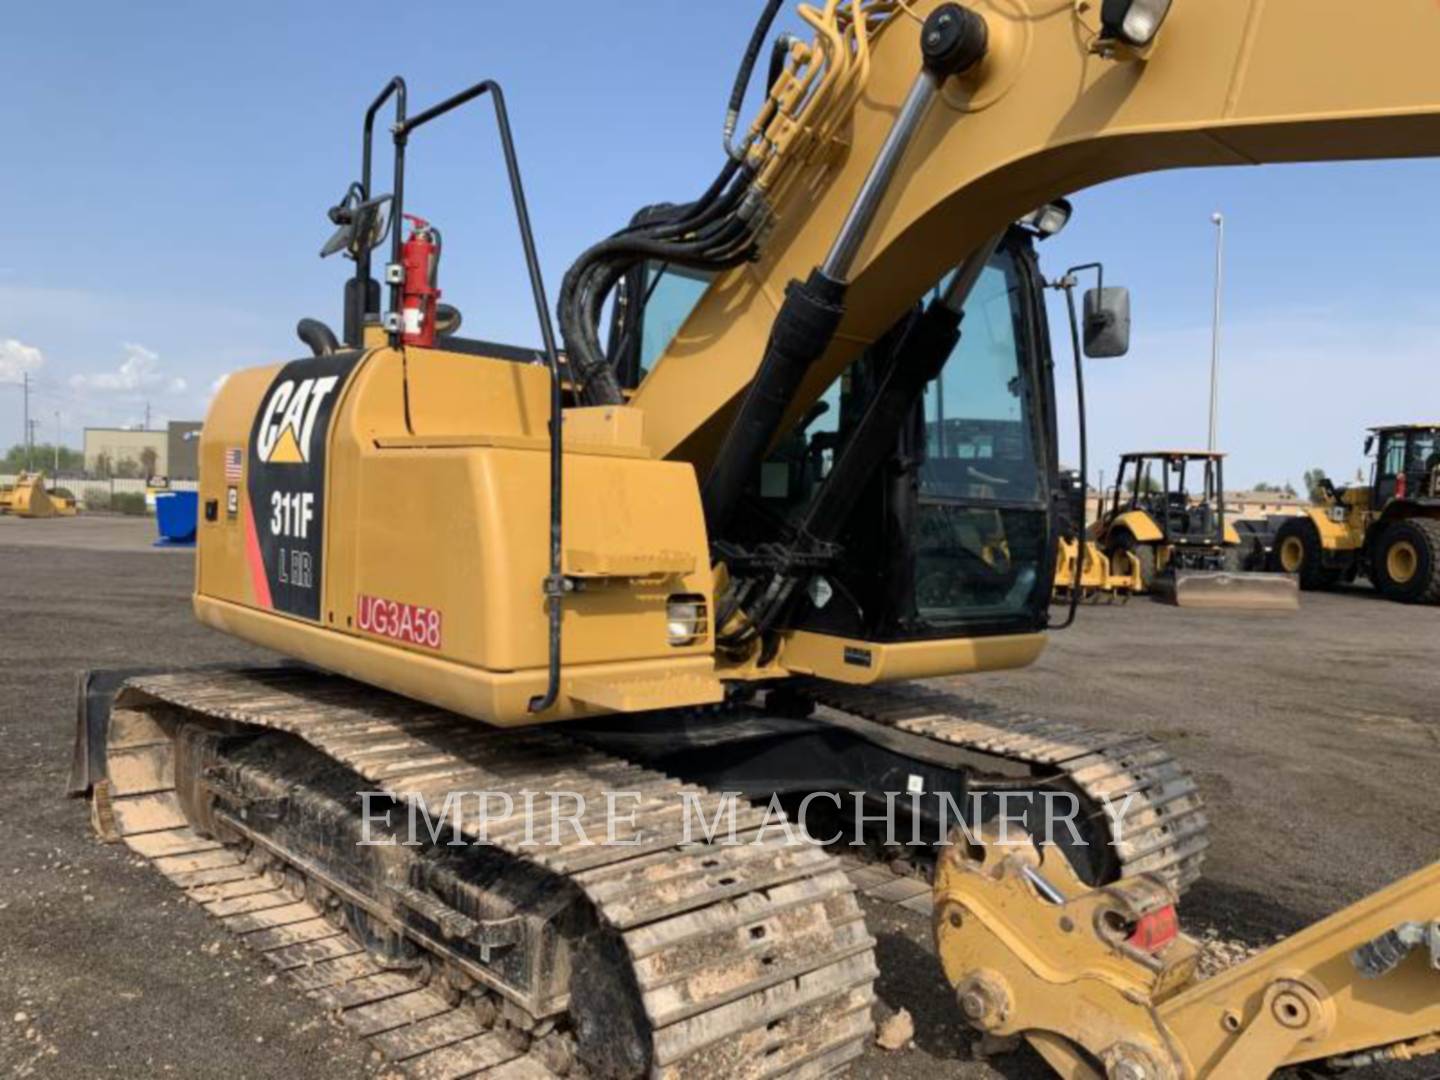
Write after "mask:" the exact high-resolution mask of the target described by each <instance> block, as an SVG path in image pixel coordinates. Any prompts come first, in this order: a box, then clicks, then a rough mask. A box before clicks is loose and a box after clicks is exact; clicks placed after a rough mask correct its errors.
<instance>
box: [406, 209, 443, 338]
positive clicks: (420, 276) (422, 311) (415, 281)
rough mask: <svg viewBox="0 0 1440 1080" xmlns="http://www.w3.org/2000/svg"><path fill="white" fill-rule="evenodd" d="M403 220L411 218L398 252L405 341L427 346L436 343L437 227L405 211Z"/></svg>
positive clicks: (438, 239) (437, 303)
mask: <svg viewBox="0 0 1440 1080" xmlns="http://www.w3.org/2000/svg"><path fill="white" fill-rule="evenodd" d="M405 220H406V221H408V222H410V237H409V239H408V240H406V241H405V247H404V249H403V251H402V253H401V263H402V265H403V266H404V267H405V300H404V307H403V318H404V323H403V326H404V337H405V344H406V345H418V346H420V347H421V348H423V349H429V348H433V347H434V345H435V309H436V307H437V306H438V305H439V303H440V230H439V229H437V228H435V226H433V225H431V224H430V223H429V222H428V221H426V220H425V219H424V218H421V217H416V216H415V215H414V214H406V215H405Z"/></svg>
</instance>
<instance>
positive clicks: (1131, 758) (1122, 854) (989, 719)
mask: <svg viewBox="0 0 1440 1080" xmlns="http://www.w3.org/2000/svg"><path fill="white" fill-rule="evenodd" d="M805 690H806V692H808V693H810V694H811V695H812V696H814V698H815V699H816V700H817V701H819V702H820V703H821V704H822V705H823V706H826V707H829V708H833V709H838V710H841V711H842V712H846V713H849V714H851V715H856V716H863V717H865V718H866V719H869V720H874V721H877V722H879V723H883V724H886V725H888V726H890V727H894V728H897V729H899V730H901V731H905V732H908V733H910V734H914V735H922V736H924V737H926V738H929V739H935V740H938V741H940V742H944V743H948V744H950V745H952V746H958V747H964V748H966V749H971V750H978V751H982V752H984V753H987V754H992V755H996V756H999V757H1004V758H1008V759H1010V760H1012V761H1018V762H1025V763H1027V764H1029V765H1032V766H1034V767H1036V768H1037V769H1046V770H1053V771H1054V772H1055V773H1057V774H1058V775H1059V777H1061V778H1063V780H1064V781H1067V782H1068V783H1069V784H1072V785H1073V786H1074V787H1075V789H1076V790H1077V791H1078V792H1079V793H1081V794H1083V795H1084V796H1085V798H1086V799H1087V800H1088V801H1089V802H1090V803H1091V805H1092V806H1093V807H1095V808H1096V812H1098V813H1100V814H1102V815H1103V816H1104V824H1105V826H1106V829H1107V831H1108V832H1109V834H1110V835H1111V836H1112V837H1114V838H1115V842H1114V850H1115V854H1116V857H1117V859H1118V861H1119V876H1120V877H1133V876H1135V875H1138V874H1153V875H1155V876H1156V877H1159V878H1160V879H1161V880H1163V881H1165V882H1166V883H1167V884H1169V885H1170V886H1171V887H1172V888H1174V889H1175V890H1176V892H1184V891H1185V890H1186V889H1187V888H1189V887H1190V886H1191V885H1193V884H1194V883H1195V882H1196V881H1198V880H1199V878H1200V873H1201V866H1202V864H1203V863H1204V860H1205V850H1206V849H1207V848H1208V847H1209V846H1210V838H1209V835H1208V830H1209V821H1208V820H1207V818H1206V816H1205V811H1204V803H1203V802H1202V800H1201V798H1200V793H1199V789H1198V788H1197V787H1196V784H1195V781H1194V779H1193V778H1192V777H1191V776H1190V775H1189V774H1188V773H1187V772H1186V771H1185V769H1184V767H1183V766H1182V765H1180V763H1179V762H1177V761H1176V760H1175V758H1174V756H1173V755H1171V753H1170V752H1169V751H1168V750H1166V749H1165V748H1164V747H1162V746H1161V745H1160V744H1159V743H1157V742H1156V741H1155V740H1154V739H1151V738H1150V737H1149V736H1146V735H1136V734H1133V733H1131V734H1125V733H1120V732H1113V731H1101V730H1097V729H1092V728H1086V727H1081V726H1080V725H1078V724H1072V723H1068V722H1065V721H1060V720H1046V719H1043V718H1041V717H1038V716H1034V715H1031V714H1030V713H1025V712H1017V711H1015V710H1012V709H1006V708H1003V707H1002V706H999V705H994V704H991V703H989V702H983V701H978V700H976V699H973V698H969V697H965V696H963V695H959V694H953V693H944V692H940V691H935V690H930V689H927V688H924V687H919V686H897V687H880V688H875V689H869V688H849V687H843V686H838V685H835V684H833V683H814V684H809V685H807V686H806V687H805ZM974 783H977V784H981V785H982V786H983V779H977V780H976V781H974Z"/></svg>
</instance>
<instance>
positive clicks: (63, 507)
mask: <svg viewBox="0 0 1440 1080" xmlns="http://www.w3.org/2000/svg"><path fill="white" fill-rule="evenodd" d="M0 513H4V514H14V515H15V516H16V517H22V518H53V517H74V516H75V515H76V513H78V511H77V510H76V508H75V498H74V496H72V495H71V494H70V493H69V492H66V491H62V490H59V489H57V490H55V491H50V490H48V489H47V488H46V487H45V474H44V473H38V472H33V473H21V474H20V475H19V476H18V477H17V478H16V480H15V485H14V486H13V487H10V488H6V489H4V490H0Z"/></svg>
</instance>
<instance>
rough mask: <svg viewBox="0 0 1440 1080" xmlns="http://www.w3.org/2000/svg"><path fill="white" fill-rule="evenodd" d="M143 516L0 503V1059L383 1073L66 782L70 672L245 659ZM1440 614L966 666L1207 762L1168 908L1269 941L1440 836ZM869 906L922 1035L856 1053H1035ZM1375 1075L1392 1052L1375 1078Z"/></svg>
mask: <svg viewBox="0 0 1440 1080" xmlns="http://www.w3.org/2000/svg"><path fill="white" fill-rule="evenodd" d="M153 536H154V533H153V524H151V523H149V522H144V521H133V520H126V519H121V518H103V517H93V518H79V519H75V520H71V521H60V522H18V521H16V520H15V519H10V518H0V579H3V580H0V596H3V600H0V656H3V658H4V662H3V664H0V744H3V746H4V747H5V751H4V753H3V755H0V822H3V823H4V824H5V825H6V826H7V828H6V834H5V840H6V842H5V843H4V844H3V845H0V931H3V932H0V972H3V974H4V977H3V978H0V1074H4V1075H15V1076H44V1077H73V1076H154V1075H163V1074H166V1073H168V1074H171V1075H175V1076H201V1075H204V1076H225V1077H254V1078H263V1077H277V1078H278V1077H294V1076H297V1075H303V1076H306V1077H318V1078H327V1077H353V1076H356V1075H364V1074H368V1073H374V1072H377V1071H382V1070H379V1069H377V1067H376V1066H375V1064H374V1063H373V1062H371V1061H370V1060H368V1059H367V1057H366V1054H365V1052H364V1051H363V1050H362V1049H361V1048H360V1047H359V1045H358V1044H357V1043H355V1042H354V1041H353V1040H351V1039H350V1038H349V1037H348V1036H347V1035H346V1034H345V1033H344V1032H342V1031H340V1030H338V1029H337V1028H336V1027H335V1026H334V1025H333V1024H332V1023H331V1022H330V1021H329V1020H328V1019H327V1018H326V1017H325V1016H324V1015H322V1014H321V1013H320V1012H319V1011H318V1010H317V1009H315V1008H314V1007H312V1006H311V1005H310V1004H309V1003H308V1002H306V1001H305V1000H303V999H301V998H299V997H297V996H296V995H294V994H292V993H291V992H289V991H288V990H286V989H284V988H283V987H280V986H271V985H267V982H268V981H269V980H270V972H269V971H268V970H267V967H266V965H264V964H263V963H262V962H259V961H256V960H253V959H251V958H250V957H249V956H248V955H247V954H246V953H245V952H244V951H243V950H240V949H238V948H236V947H235V946H234V945H233V944H232V943H231V942H230V941H229V940H227V939H226V937H225V936H224V935H223V934H221V933H220V932H219V931H218V930H217V928H216V927H215V925H214V924H212V923H211V922H210V921H209V920H208V919H207V917H206V916H205V915H203V914H202V913H201V912H200V911H199V909H198V908H195V907H193V906H191V905H189V904H187V903H184V902H182V901H181V900H180V899H179V894H178V893H177V892H175V891H174V889H173V888H172V887H171V886H170V885H169V884H168V883H166V882H165V881H164V880H163V879H161V878H160V877H159V875H157V874H155V873H154V872H153V871H150V870H148V869H146V868H145V867H143V866H142V865H140V864H139V862H138V860H136V859H134V858H133V857H131V856H130V855H129V854H128V853H127V851H126V850H125V849H123V848H120V847H107V846H104V845H101V844H98V843H96V842H95V841H94V840H93V839H92V838H91V836H90V833H89V828H88V822H87V819H86V813H85V808H84V807H83V805H81V804H80V803H77V802H73V801H67V800H65V799H64V798H63V792H64V787H65V779H66V773H67V769H68V765H69V760H70V742H71V736H72V724H73V719H72V717H73V694H74V679H75V672H76V671H77V670H79V669H80V668H82V667H86V666H90V667H124V666H150V665H153V666H181V665H188V664H198V663H207V662H216V661H229V660H242V661H243V660H253V659H261V658H264V655H265V654H262V653H260V652H259V651H257V650H253V649H249V648H247V647H245V646H243V645H239V644H237V643H235V642H233V641H231V640H229V639H227V638H224V637H222V636H220V635H218V634H215V633H213V632H211V631H209V630H206V629H203V628H201V627H199V626H198V625H196V624H195V622H194V621H193V620H192V618H191V616H190V611H189V604H188V594H189V590H190V583H191V576H192V573H193V566H194V564H193V557H192V556H191V555H190V554H188V553H186V552H181V551H173V550H172V551H165V550H160V551H155V550H152V549H150V548H149V547H148V545H149V543H150V541H151V539H153ZM1437 630H1440V610H1435V609H1413V608H1404V607H1399V606H1396V605H1391V604H1386V603H1383V602H1380V601H1377V600H1374V599H1372V598H1371V597H1370V596H1369V595H1368V594H1367V593H1366V592H1364V591H1363V590H1356V591H1354V592H1353V593H1352V594H1347V595H1336V596H1313V597H1312V596H1307V597H1306V598H1305V608H1304V611H1303V612H1302V613H1301V614H1300V615H1298V616H1269V615H1267V616H1249V617H1245V616H1237V615H1227V614H1221V613H1200V612H1178V611H1175V610H1173V609H1169V608H1165V607H1162V606H1160V605H1157V604H1152V603H1148V602H1140V601H1137V602H1134V603H1132V604H1130V605H1128V606H1125V607H1114V608H1095V609H1088V610H1086V611H1085V612H1084V613H1083V617H1082V622H1081V624H1080V627H1079V628H1077V629H1076V630H1074V631H1072V632H1069V633H1065V634H1060V635H1057V636H1056V637H1055V640H1054V642H1053V644H1052V646H1051V648H1050V649H1049V650H1048V651H1047V653H1046V654H1045V656H1044V657H1043V658H1042V659H1041V661H1040V663H1039V664H1038V665H1037V666H1036V667H1035V668H1033V669H1031V670H1030V671H1028V672H1024V673H1009V674H1003V675H990V676H984V677H981V678H977V679H973V680H968V681H967V684H968V686H969V688H971V689H973V690H978V691H980V692H983V693H984V694H987V695H989V696H992V697H994V698H996V699H999V700H1003V701H1006V702H1009V703H1012V704H1015V705H1020V706H1024V707H1026V708H1029V709H1031V710H1033V711H1044V712H1046V713H1048V714H1050V715H1056V716H1061V717H1067V718H1074V719H1079V720H1085V721H1087V722H1091V723H1096V724H1103V725H1108V726H1120V727H1125V728H1134V729H1139V730H1144V731H1147V732H1149V733H1150V734H1152V735H1154V736H1156V737H1157V738H1160V739H1163V740H1165V741H1166V742H1168V743H1170V744H1171V745H1172V746H1173V747H1174V748H1175V749H1176V751H1177V752H1178V753H1179V754H1180V756H1181V757H1183V758H1184V759H1185V760H1186V761H1187V762H1188V763H1189V764H1190V766H1191V767H1192V768H1193V769H1194V770H1195V771H1196V773H1197V775H1198V776H1199V779H1200V783H1201V786H1202V788H1203V789H1204V792H1205V795H1206V797H1207V799H1208V800H1209V803H1210V807H1211V818H1212V821H1213V833H1214V838H1215V846H1214V848H1213V849H1212V854H1211V857H1210V861H1209V864H1208V867H1207V879H1206V881H1205V882H1202V883H1201V885H1200V886H1198V887H1197V888H1196V889H1195V890H1194V891H1193V892H1192V894H1191V896H1190V897H1189V898H1187V902H1186V904H1185V907H1184V912H1183V914H1184V917H1185V919H1186V921H1187V924H1188V925H1189V926H1191V927H1192V928H1195V929H1198V930H1201V931H1205V930H1214V931H1217V932H1219V933H1220V934H1222V935H1223V936H1224V937H1226V938H1229V939H1234V940H1237V941H1239V942H1241V943H1244V944H1247V945H1263V944H1267V943H1269V942H1270V941H1273V940H1274V939H1275V938H1276V937H1278V936H1281V935H1284V934H1287V933H1291V932H1293V931H1294V930H1296V929H1298V928H1299V927H1301V926H1303V925H1305V924H1307V923H1308V922H1311V921H1313V920H1314V919H1315V918H1317V917H1319V916H1322V915H1324V914H1326V913H1327V912H1329V911H1331V910H1333V909H1334V908H1336V907H1338V906H1341V905H1343V904H1345V903H1349V902H1351V901H1353V900H1356V899H1359V898H1360V897H1362V896H1364V895H1365V894H1367V893H1369V892H1371V891H1373V890H1374V889H1376V888H1378V887H1380V886H1382V885H1384V884H1387V883H1388V882H1390V881H1392V880H1394V879H1395V878H1397V877H1399V876H1401V875H1403V874H1405V873H1408V872H1410V871H1413V870H1416V869H1418V868H1420V867H1421V866H1423V865H1425V864H1426V863H1428V862H1429V861H1430V860H1432V859H1434V858H1435V857H1436V851H1437V847H1440V845H1437V840H1440V816H1437V815H1436V814H1435V813H1434V810H1433V792H1434V790H1435V780H1434V771H1435V770H1434V766H1435V761H1436V760H1437V749H1440V730H1437V720H1436V717H1435V709H1434V702H1435V700H1436V697H1437V691H1440V674H1437V673H1440V633H1437ZM867 910H868V914H869V923H870V928H871V931H872V933H874V935H875V936H876V938H877V939H878V941H879V950H878V951H879V960H880V966H881V968H882V976H881V979H880V982H879V985H878V988H877V989H878V992H879V996H880V998H881V1002H882V1005H881V1013H882V1016H884V1015H889V1014H890V1013H891V1012H893V1011H894V1010H896V1009H899V1008H902V1007H903V1008H906V1009H908V1010H909V1011H910V1012H911V1013H912V1015H913V1017H914V1022H915V1039H914V1042H913V1044H912V1045H911V1046H910V1047H909V1048H908V1049H906V1050H903V1051H900V1052H897V1053H886V1052H884V1051H881V1050H879V1049H873V1050H872V1051H871V1052H870V1053H869V1054H867V1056H866V1057H865V1058H864V1059H863V1060H862V1062H861V1063H860V1065H859V1066H858V1068H857V1069H856V1070H855V1072H856V1075H861V1076H865V1077H884V1078H891V1080H911V1078H914V1080H919V1078H922V1077H924V1078H927V1080H928V1078H932V1077H945V1078H949V1077H959V1078H967V1080H971V1078H975V1080H978V1078H996V1077H998V1078H1004V1080H1027V1078H1030V1077H1035V1078H1039V1077H1044V1076H1047V1075H1049V1074H1048V1073H1047V1071H1046V1070H1045V1069H1044V1068H1043V1066H1042V1065H1041V1064H1040V1063H1039V1060H1038V1058H1036V1057H1035V1056H1034V1055H1032V1054H1029V1053H1026V1052H1021V1053H1018V1054H1014V1055H1011V1056H1007V1057H1001V1058H996V1059H994V1060H993V1061H991V1062H989V1063H985V1062H980V1061H976V1060H972V1058H971V1055H970V1038H969V1036H968V1035H967V1034H966V1033H965V1031H964V1029H963V1027H962V1025H961V1024H960V1023H959V1021H958V1018H957V1015H956V1011H955V1009H954V1007H953V1004H952V999H951V996H950V993H949V991H948V989H947V987H946V985H945V982H944V979H943V977H942V975H941V973H940V971H939V968H938V965H937V964H936V963H935V961H934V958H933V953H932V948H931V944H930V929H929V925H928V921H927V920H925V919H922V918H920V917H918V916H913V915H910V914H909V913H907V912H904V911H902V910H900V909H897V908H893V907H889V906H886V905H877V904H867ZM1434 1071H1435V1070H1434V1069H1433V1068H1431V1069H1428V1070H1421V1071H1413V1070H1412V1071H1410V1072H1408V1073H1405V1074H1404V1075H1411V1076H1422V1075H1434ZM1351 1075H1354V1076H1356V1077H1357V1080H1358V1077H1359V1075H1360V1074H1351ZM1382 1075H1397V1076H1398V1075H1402V1074H1401V1073H1400V1072H1398V1071H1397V1072H1394V1073H1389V1074H1387V1073H1382V1072H1379V1071H1372V1072H1370V1073H1367V1074H1366V1076H1367V1077H1374V1076H1382Z"/></svg>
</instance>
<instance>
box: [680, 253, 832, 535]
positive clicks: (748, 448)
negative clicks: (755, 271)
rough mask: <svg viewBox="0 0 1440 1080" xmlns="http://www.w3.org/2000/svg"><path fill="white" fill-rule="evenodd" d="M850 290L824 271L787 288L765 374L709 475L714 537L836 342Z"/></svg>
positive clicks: (759, 374) (707, 497)
mask: <svg viewBox="0 0 1440 1080" xmlns="http://www.w3.org/2000/svg"><path fill="white" fill-rule="evenodd" d="M845 291H846V289H845V283H844V282H841V281H835V280H833V279H831V278H829V277H827V276H826V275H825V274H824V273H823V272H822V271H821V270H818V269H817V270H814V271H812V272H811V274H810V277H809V278H808V279H807V280H806V281H804V282H801V281H799V280H795V281H792V282H790V285H789V287H788V288H787V289H786V290H785V303H784V304H782V305H781V307H780V312H779V314H777V315H776V317H775V322H774V324H773V325H772V326H771V328H770V340H769V342H768V343H767V344H766V346H765V355H764V357H763V359H762V360H761V361H760V367H759V370H757V371H756V373H755V378H754V379H753V380H752V381H751V383H750V389H749V390H747V391H746V393H745V397H744V400H743V401H742V402H741V404H740V410H739V413H738V414H737V415H736V417H735V420H734V422H733V423H732V424H731V425H730V430H729V431H727V432H726V434H725V441H724V443H723V444H722V445H721V447H720V453H719V455H718V456H717V457H716V459H715V463H714V465H712V466H711V468H710V472H709V474H708V475H707V476H706V477H705V487H704V492H703V499H704V504H705V525H706V528H707V529H708V530H709V533H710V536H711V538H712V539H714V538H716V537H723V536H724V535H725V528H726V526H727V525H728V524H729V523H730V518H731V516H732V515H733V514H734V512H735V507H736V505H737V504H738V503H739V501H740V496H741V494H742V493H743V492H744V490H745V484H746V482H747V481H748V480H749V479H750V477H751V476H752V475H754V473H755V471H756V470H757V469H758V468H759V465H760V462H761V460H762V459H763V458H764V456H765V452H766V450H768V449H769V447H770V440H771V439H773V438H774V437H775V432H776V429H777V428H778V427H779V426H780V421H781V419H782V418H783V417H784V415H785V410H786V409H788V408H789V407H790V404H791V402H792V401H793V400H794V398H795V392H796V390H797V389H798V388H799V386H800V381H801V380H802V379H803V378H804V377H805V373H806V372H807V371H809V370H810V368H811V366H812V365H813V364H814V363H815V361H817V360H818V359H819V358H820V356H821V355H822V354H823V353H824V352H825V350H826V349H828V348H829V347H830V343H831V341H833V340H834V338H835V331H836V330H838V329H839V327H840V320H841V319H842V318H843V317H844V315H845Z"/></svg>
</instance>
